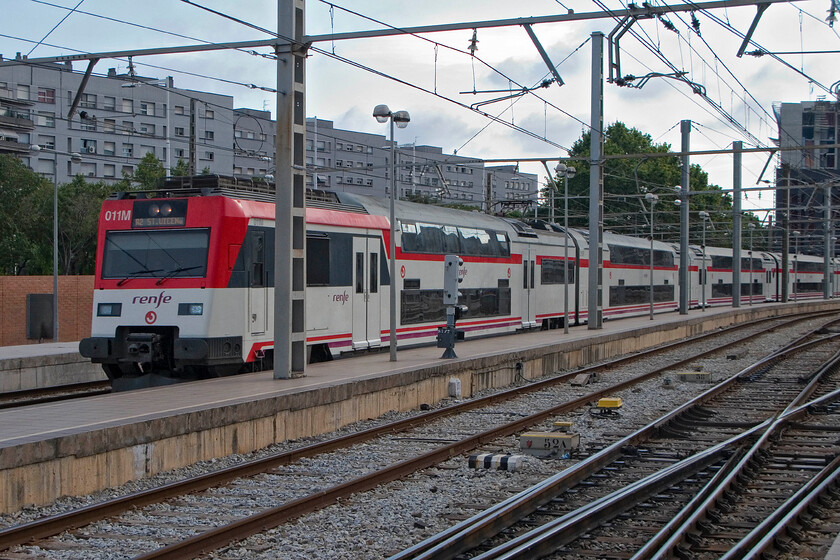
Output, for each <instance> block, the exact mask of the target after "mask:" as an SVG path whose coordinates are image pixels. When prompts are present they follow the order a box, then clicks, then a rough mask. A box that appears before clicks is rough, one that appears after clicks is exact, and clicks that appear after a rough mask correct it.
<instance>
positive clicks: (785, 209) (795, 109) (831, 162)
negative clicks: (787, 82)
mask: <svg viewBox="0 0 840 560" xmlns="http://www.w3.org/2000/svg"><path fill="white" fill-rule="evenodd" d="M774 111H775V113H776V121H777V124H778V128H779V147H780V148H781V150H780V155H779V162H780V164H779V167H777V168H776V216H777V223H778V227H777V231H775V232H774V237H775V238H776V242H775V248H778V247H779V246H780V243H781V239H782V237H783V236H784V235H788V237H789V239H790V243H791V248H793V247H794V244H795V245H796V246H797V248H798V249H799V250H800V251H801V252H805V253H809V254H813V255H822V254H823V253H824V246H825V217H826V201H827V200H828V196H830V197H831V199H830V201H831V220H830V224H831V226H830V227H831V232H830V235H829V237H836V232H837V231H838V228H837V219H838V217H840V167H838V163H840V162H838V158H837V149H836V148H834V147H832V146H834V145H835V144H837V138H838V130H837V129H838V124H840V118H838V114H840V103H838V102H836V101H822V100H821V101H804V102H801V103H779V104H776V105H775V106H774ZM820 146H825V147H824V148H821V147H820ZM788 214H789V216H790V222H789V223H787V222H786V221H785V217H786V216H787V215H788Z"/></svg>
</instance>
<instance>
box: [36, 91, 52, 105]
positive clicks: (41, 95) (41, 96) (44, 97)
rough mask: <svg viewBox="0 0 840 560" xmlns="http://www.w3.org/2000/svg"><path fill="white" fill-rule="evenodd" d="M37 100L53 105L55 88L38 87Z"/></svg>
mask: <svg viewBox="0 0 840 560" xmlns="http://www.w3.org/2000/svg"><path fill="white" fill-rule="evenodd" d="M38 102H39V103H49V104H50V105H55V90H54V89H52V88H38Z"/></svg>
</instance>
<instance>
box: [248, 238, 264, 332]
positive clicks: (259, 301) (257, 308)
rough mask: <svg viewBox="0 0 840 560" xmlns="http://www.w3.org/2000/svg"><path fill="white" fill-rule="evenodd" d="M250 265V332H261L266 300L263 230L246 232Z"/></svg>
mask: <svg viewBox="0 0 840 560" xmlns="http://www.w3.org/2000/svg"><path fill="white" fill-rule="evenodd" d="M248 236H249V238H250V239H249V246H250V265H251V269H250V271H249V274H248V317H249V318H250V332H251V334H262V333H264V332H265V329H266V320H267V319H266V317H267V315H268V312H267V301H266V289H267V288H266V286H265V232H264V231H251V232H249V233H248Z"/></svg>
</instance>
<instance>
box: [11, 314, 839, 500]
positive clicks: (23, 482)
mask: <svg viewBox="0 0 840 560" xmlns="http://www.w3.org/2000/svg"><path fill="white" fill-rule="evenodd" d="M802 310H805V311H809V312H819V311H826V310H833V311H838V312H840V300H828V301H822V300H820V301H813V302H808V303H805V302H800V303H798V304H765V305H756V306H748V307H741V308H739V309H732V308H710V309H707V310H706V311H705V312H701V311H699V310H692V311H691V312H689V314H688V315H679V314H677V313H667V314H660V315H657V316H656V320H655V321H650V319H649V318H648V317H647V316H644V317H635V318H628V319H622V320H616V321H607V322H605V323H604V327H603V329H600V330H588V328H587V327H586V326H585V325H581V326H575V327H572V328H571V329H570V332H569V334H568V335H564V334H563V331H562V329H561V330H550V331H542V332H529V333H522V334H516V335H511V336H505V337H495V338H486V339H479V340H468V341H463V342H459V343H458V344H457V346H456V348H455V350H456V352H457V354H458V356H459V357H458V358H457V359H448V360H444V359H441V353H442V350H441V349H439V348H434V347H423V348H414V349H406V350H401V351H400V352H399V353H398V361H397V362H390V361H389V354H388V352H387V351H384V352H377V353H369V354H366V355H362V356H356V357H352V358H347V359H340V360H335V361H332V362H324V363H319V364H312V365H309V366H307V374H306V376H305V377H301V378H296V379H286V380H275V379H273V375H272V372H270V371H267V372H260V373H253V374H245V375H239V376H233V377H225V378H219V379H212V380H206V381H196V382H190V383H182V384H176V385H168V386H164V387H153V388H147V389H141V390H136V391H129V392H124V393H115V394H110V395H101V396H95V397H87V398H82V399H76V400H70V401H61V402H55V403H48V404H42V405H33V406H29V407H25V408H19V409H8V410H4V411H0V511H2V512H7V513H8V512H14V511H17V510H19V509H21V508H23V507H25V506H27V505H32V504H34V505H42V504H47V503H50V502H52V501H54V500H55V499H57V498H58V497H60V496H63V495H81V494H86V493H90V492H93V491H97V490H100V489H104V488H108V487H113V486H117V485H120V484H123V483H126V482H128V481H131V480H135V479H140V478H143V477H147V476H151V475H154V474H157V473H159V472H163V471H167V470H171V469H175V468H180V467H184V466H188V465H191V464H194V463H196V462H199V461H203V460H209V459H213V458H216V457H222V456H226V455H229V454H233V453H247V452H250V451H254V450H257V449H260V448H263V447H265V446H268V445H270V444H272V443H275V442H280V441H286V440H291V439H297V438H303V437H307V436H314V435H318V434H322V433H327V432H330V431H334V430H336V429H339V428H341V427H342V426H345V425H348V424H351V423H353V422H357V421H360V420H365V419H370V418H375V417H377V416H380V415H382V414H384V413H386V412H388V411H406V410H411V409H417V408H419V407H420V406H421V405H422V404H432V403H436V402H439V401H441V400H442V399H445V398H448V397H451V396H452V395H450V391H451V387H453V386H458V385H459V386H460V390H461V394H462V396H463V397H464V398H467V397H470V396H471V395H473V394H475V393H476V392H478V391H481V390H484V389H489V388H496V387H503V386H507V385H510V384H512V383H515V382H517V381H519V380H522V379H526V380H527V379H532V378H537V377H541V376H542V375H544V374H547V373H551V372H554V371H558V370H562V369H570V368H575V367H580V366H582V365H586V364H588V363H591V362H594V361H598V360H602V359H608V358H611V357H614V356H617V355H620V354H625V353H628V352H634V351H639V350H643V349H645V348H650V347H654V346H657V345H661V344H665V343H668V342H671V341H674V340H678V339H681V338H684V337H687V336H693V335H697V334H701V333H703V332H709V331H712V330H715V329H718V328H723V327H726V326H729V325H732V324H735V323H739V322H743V321H747V320H750V319H754V318H761V317H771V316H783V315H788V314H792V313H794V312H798V311H802ZM51 346H52V345H38V346H26V347H5V348H0V362H2V361H3V360H9V359H20V360H24V359H32V360H36V361H37V359H41V360H44V362H48V361H49V360H51V359H53V360H55V358H54V356H56V355H62V353H63V351H64V353H66V350H67V348H66V347H65V348H61V345H58V347H51ZM27 351H28V354H29V355H26V354H27ZM35 354H38V356H36V355H35ZM51 356H53V358H51ZM59 368H60V366H59ZM452 380H458V382H459V383H451V381H452Z"/></svg>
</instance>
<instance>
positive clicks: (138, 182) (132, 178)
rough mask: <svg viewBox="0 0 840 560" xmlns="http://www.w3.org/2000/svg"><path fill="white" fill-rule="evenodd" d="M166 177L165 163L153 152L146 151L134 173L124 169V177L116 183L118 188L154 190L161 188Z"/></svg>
mask: <svg viewBox="0 0 840 560" xmlns="http://www.w3.org/2000/svg"><path fill="white" fill-rule="evenodd" d="M164 178H166V168H165V167H163V163H161V161H160V160H159V159H158V158H157V156H155V154H154V153H153V152H146V155H144V156H143V158H142V159H141V160H140V163H138V164H137V167H136V168H135V169H134V171H133V172H132V173H126V172H125V171H123V178H122V179H121V180H119V181H118V182H117V183H116V190H122V191H130V190H141V191H153V190H155V189H158V188H160V186H161V185H162V184H163V180H164Z"/></svg>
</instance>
